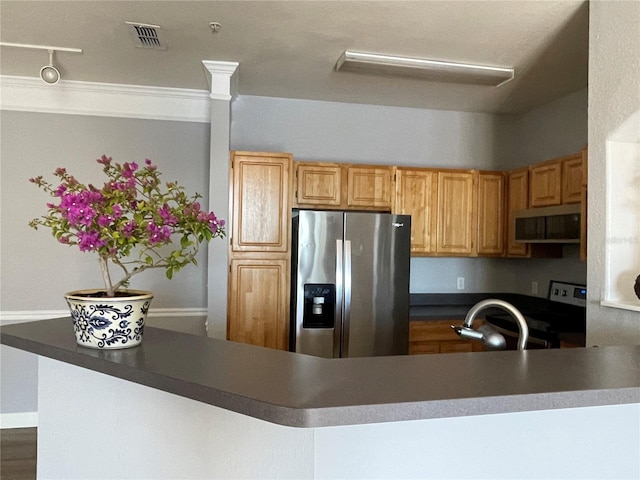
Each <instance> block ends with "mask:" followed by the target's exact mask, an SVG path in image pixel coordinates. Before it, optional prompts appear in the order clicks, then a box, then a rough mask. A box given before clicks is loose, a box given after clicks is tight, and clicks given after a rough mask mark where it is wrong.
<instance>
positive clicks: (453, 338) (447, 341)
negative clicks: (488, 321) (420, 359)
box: [409, 319, 484, 355]
mask: <svg viewBox="0 0 640 480" xmlns="http://www.w3.org/2000/svg"><path fill="white" fill-rule="evenodd" d="M462 322H463V320H462V319H461V320H453V319H452V320H413V321H411V322H409V354H410V355H415V354H433V353H456V352H482V351H484V347H483V346H482V343H480V342H477V341H472V340H463V339H461V338H460V337H459V336H458V335H457V334H456V333H455V332H454V331H453V329H452V328H451V325H452V324H455V325H461V324H462ZM483 323H484V322H483V321H478V322H477V323H476V324H474V328H477V327H479V326H480V325H482V324H483Z"/></svg>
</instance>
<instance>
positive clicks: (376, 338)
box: [290, 210, 411, 358]
mask: <svg viewBox="0 0 640 480" xmlns="http://www.w3.org/2000/svg"><path fill="white" fill-rule="evenodd" d="M292 232H293V235H292V247H293V249H292V272H291V273H292V275H291V328H290V347H291V350H292V351H295V352H299V353H306V354H310V355H317V356H321V357H330V358H335V357H367V356H374V355H400V354H406V353H407V350H408V336H409V263H410V261H409V258H410V246H411V217H410V216H409V215H392V214H387V213H361V212H334V211H312V210H297V211H294V213H293V230H292Z"/></svg>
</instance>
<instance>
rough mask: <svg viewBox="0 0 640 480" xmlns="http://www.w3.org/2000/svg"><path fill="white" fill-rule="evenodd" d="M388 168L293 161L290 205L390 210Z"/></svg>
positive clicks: (389, 177) (389, 172) (390, 171)
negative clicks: (293, 193) (291, 201)
mask: <svg viewBox="0 0 640 480" xmlns="http://www.w3.org/2000/svg"><path fill="white" fill-rule="evenodd" d="M391 173H392V167H387V166H373V165H349V164H344V165H343V164H337V163H321V162H317V163H316V162H297V163H296V189H295V198H294V200H293V204H294V206H296V207H302V208H325V209H341V210H349V209H351V210H379V211H390V210H391V186H392V182H391Z"/></svg>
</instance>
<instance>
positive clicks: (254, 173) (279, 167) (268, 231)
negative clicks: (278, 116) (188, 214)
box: [231, 152, 291, 253]
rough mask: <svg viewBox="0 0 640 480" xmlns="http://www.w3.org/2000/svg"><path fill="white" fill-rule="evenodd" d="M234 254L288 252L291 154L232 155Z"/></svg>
mask: <svg viewBox="0 0 640 480" xmlns="http://www.w3.org/2000/svg"><path fill="white" fill-rule="evenodd" d="M231 155H232V162H231V175H232V179H231V188H232V191H233V194H232V208H231V211H232V216H233V222H232V233H231V250H232V251H233V252H280V253H286V252H288V251H289V218H290V210H291V206H290V205H291V204H290V200H289V197H290V193H289V192H290V185H289V181H290V169H291V155H290V154H274V153H258V152H232V153H231Z"/></svg>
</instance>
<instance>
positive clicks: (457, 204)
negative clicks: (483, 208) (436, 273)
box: [436, 170, 477, 256]
mask: <svg viewBox="0 0 640 480" xmlns="http://www.w3.org/2000/svg"><path fill="white" fill-rule="evenodd" d="M475 177H476V172H474V171H471V170H439V171H437V190H438V192H437V198H438V204H437V215H436V253H437V254H449V255H463V256H464V255H472V254H473V253H474V240H475V235H474V234H475V232H476V225H477V223H476V222H477V219H476V213H475V207H476V202H475V196H474V181H475Z"/></svg>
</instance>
